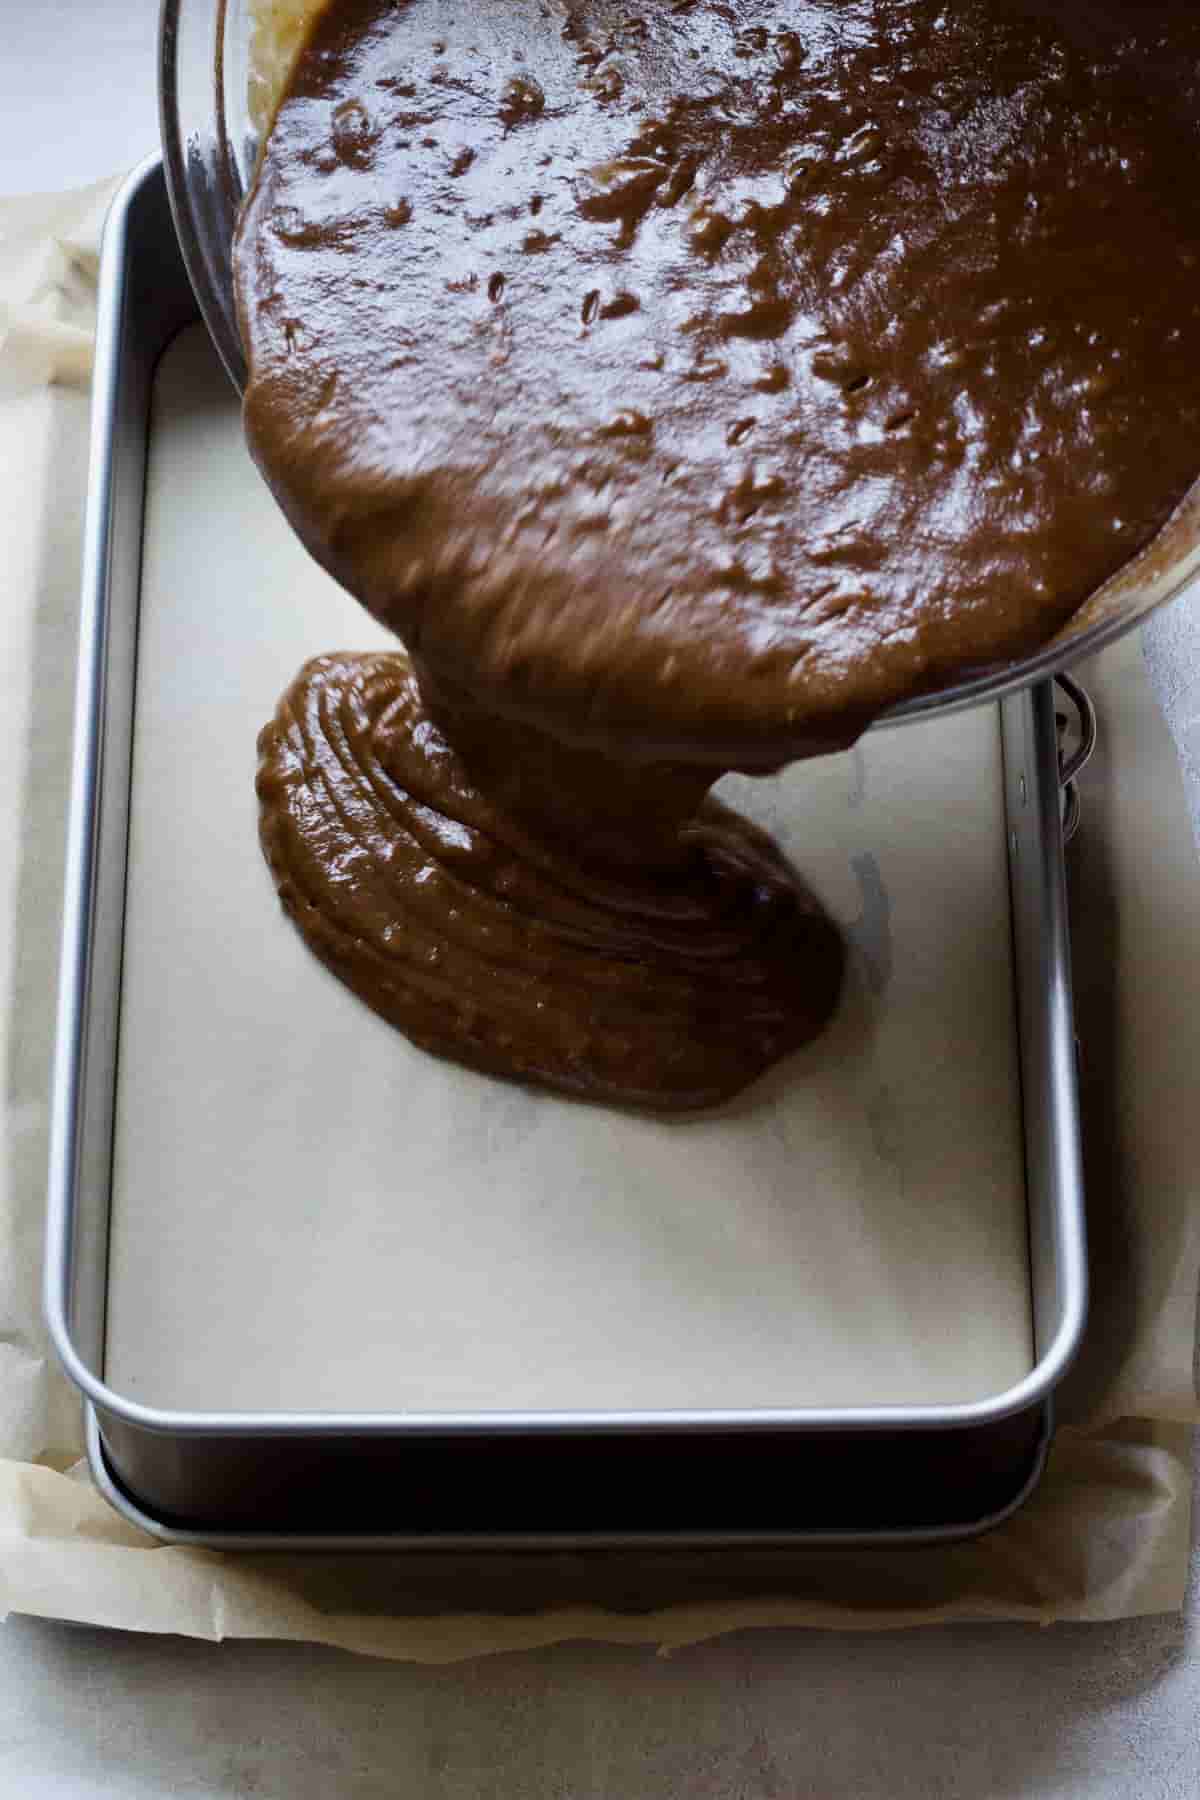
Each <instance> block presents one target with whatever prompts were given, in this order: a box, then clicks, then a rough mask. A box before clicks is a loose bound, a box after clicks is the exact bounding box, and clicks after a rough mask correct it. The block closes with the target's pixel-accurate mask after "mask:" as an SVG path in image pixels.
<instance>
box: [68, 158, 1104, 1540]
mask: <svg viewBox="0 0 1200 1800" xmlns="http://www.w3.org/2000/svg"><path fill="white" fill-rule="evenodd" d="M196 316H197V313H196V306H195V302H194V300H193V298H192V294H191V290H190V288H189V285H188V280H187V276H186V273H185V271H184V268H183V264H182V262H181V260H180V256H179V252H178V249H177V247H176V241H175V236H174V232H173V229H172V225H171V217H170V213H169V209H168V205H167V198H166V190H165V186H164V182H163V177H162V172H161V169H160V167H159V165H158V163H157V162H153V163H148V164H146V165H145V166H144V167H143V168H142V169H141V170H139V171H138V172H137V173H136V174H135V175H134V176H133V177H131V178H130V180H129V182H128V183H127V184H126V186H125V187H124V189H123V190H122V192H121V194H120V196H119V198H118V200H117V202H116V204H115V206H114V209H113V212H112V216H111V219H110V222H109V227H108V232H107V235H106V240H105V247H104V256H103V266H102V277H101V300H100V313H99V326H98V340H97V362H96V373H95V391H94V412H93V440H92V464H91V473H90V494H89V511H88V518H87V527H86V543H85V561H84V593H83V623H82V635H81V648H80V668H79V685H78V705H77V717H76V734H77V735H76V748H75V765H74V785H73V799H72V814H71V824H70V839H69V846H68V863H67V890H66V906H65V915H64V939H63V960H62V975H61V988H60V998H59V1017H58V1049H57V1059H56V1066H55V1078H54V1103H53V1127H52V1144H51V1162H50V1181H49V1218H48V1234H47V1261H46V1312H47V1318H48V1322H49V1326H50V1330H51V1333H52V1337H53V1340H54V1343H55V1345H56V1348H57V1350H58V1353H59V1355H60V1357H61V1359H62V1361H63V1364H64V1366H65V1368H66V1369H67V1372H68V1373H69V1375H70V1376H71V1378H72V1380H73V1381H74V1382H75V1383H76V1385H77V1386H78V1387H79V1389H80V1391H81V1393H82V1394H83V1395H84V1397H85V1399H86V1401H87V1405H88V1409H89V1439H88V1441H89V1455H90V1459H91V1462H92V1468H93V1473H94V1475H95V1477H96V1479H97V1481H98V1483H99V1485H100V1486H101V1488H102V1489H103V1491H105V1492H106V1493H107V1494H108V1496H109V1498H110V1499H111V1500H112V1502H113V1504H114V1505H116V1506H118V1507H119V1508H120V1509H121V1510H122V1511H123V1512H125V1513H126V1515H127V1516H129V1517H130V1518H132V1519H134V1520H135V1521H136V1522H137V1523H138V1524H140V1525H142V1526H143V1527H144V1528H146V1529H147V1530H150V1531H153V1532H155V1533H157V1534H158V1535H160V1536H162V1537H164V1538H168V1539H171V1540H173V1541H181V1542H197V1543H206V1544H211V1545H215V1546H219V1547H228V1548H250V1547H262V1546H273V1547H283V1546H288V1547H292V1548H300V1547H310V1546H312V1547H323V1548H333V1547H355V1548H389V1549H394V1548H400V1547H405V1548H423V1549H435V1548H436V1549H463V1550H465V1549H472V1550H473V1549H488V1548H518V1547H519V1548H532V1547H549V1546H555V1547H593V1546H594V1547H615V1546H634V1545H638V1546H653V1547H664V1546H666V1547H680V1548H682V1547H685V1546H689V1547H690V1546H702V1545H734V1544H742V1545H755V1546H759V1545H791V1544H803V1545H814V1544H822V1545H825V1544H828V1545H842V1544H865V1543H879V1542H925V1541H932V1540H946V1539H953V1538H957V1537H962V1536H965V1535H969V1534H971V1533H973V1532H977V1531H979V1530H981V1529H984V1528H986V1527H987V1526H988V1525H990V1524H993V1523H995V1522H997V1521H998V1520H999V1519H1001V1518H1003V1517H1005V1516H1007V1514H1008V1513H1010V1512H1011V1511H1012V1510H1013V1509H1014V1508H1015V1507H1016V1506H1017V1505H1019V1504H1020V1503H1021V1501H1022V1500H1023V1499H1024V1498H1025V1496H1026V1495H1027V1494H1028V1492H1029V1491H1030V1490H1031V1488H1032V1486H1033V1485H1034V1483H1035V1482H1036V1480H1037V1478H1038V1475H1039V1473H1040V1471H1041V1468H1042V1465H1043V1462H1044V1459H1045V1455H1046V1450H1047V1445H1048V1442H1049V1437H1050V1430H1051V1397H1052V1394H1053V1390H1054V1388H1055V1386H1056V1384H1057V1383H1058V1381H1059V1380H1060V1379H1061V1377H1062V1375H1063V1374H1064V1372H1065V1370H1066V1368H1067V1366H1068V1364H1069V1363H1070V1361H1071V1358H1072V1357H1073V1355H1074V1353H1075V1351H1076V1349H1077V1347H1078V1344H1079V1341H1080V1338H1081V1335H1082V1331H1083V1326H1084V1320H1085V1314H1086V1258H1085V1239H1084V1215H1083V1198H1082V1178H1081V1166H1080V1148H1079V1130H1078V1115H1077V1096H1076V1084H1075V1049H1074V1035H1073V1021H1072V1003H1071V988H1070V969H1069V952H1068V943H1067V921H1066V905H1065V889H1064V879H1063V865H1062V832H1061V823H1060V798H1059V768H1058V750H1057V740H1056V726H1055V716H1054V701H1053V690H1052V689H1051V687H1050V686H1049V684H1043V685H1042V686H1040V687H1038V688H1035V689H1031V690H1025V691H1023V692H1021V693H1018V694H1015V695H1012V696H1009V697H1008V698H1006V699H1005V700H1004V701H1003V703H1002V705H1001V731H1002V741H1003V753H1004V781H1005V806H1006V813H1007V821H1008V825H1007V829H1008V834H1009V843H1008V850H1009V870H1010V887H1011V913H1012V923H1013V966H1014V972H1015V981H1016V989H1017V1011H1018V1017H1019V1042H1020V1063H1021V1084H1022V1096H1023V1114H1024V1131H1025V1150H1026V1175H1027V1193H1028V1207H1029V1236H1030V1249H1031V1263H1032V1272H1031V1278H1032V1288H1033V1313H1034V1325H1035V1346H1036V1361H1035V1367H1034V1368H1033V1369H1032V1371H1031V1373H1030V1374H1029V1375H1028V1376H1027V1377H1026V1378H1025V1379H1023V1380H1022V1381H1021V1382H1019V1383H1018V1384H1017V1385H1016V1386H1014V1387H1012V1388H1011V1389H1009V1390H1008V1391H1007V1392H1006V1393H1004V1394H1002V1395H999V1396H996V1397H995V1398H994V1399H991V1400H988V1401H984V1402H977V1403H974V1404H971V1405H965V1406H918V1407H908V1408H902V1407H895V1406H893V1407H882V1408H874V1409H872V1408H863V1407H859V1408H854V1409H849V1410H833V1409H822V1410H812V1409H808V1410H783V1409H774V1410H769V1411H768V1410H756V1411H741V1412H730V1411H724V1412H699V1411H690V1412H673V1413H668V1412H658V1413H648V1412H641V1413H634V1412H623V1413H608V1412H606V1413H604V1414H602V1415H601V1414H584V1413H537V1414H524V1415H522V1414H494V1413H489V1414H486V1415H461V1414H456V1415H448V1414H441V1415H438V1414H418V1413H412V1412H409V1413H405V1414H403V1415H398V1414H366V1413H354V1414H328V1413H326V1414H304V1413H295V1412H288V1413H276V1414H249V1413H241V1414H217V1413H182V1412H175V1413H171V1412H167V1411H162V1410H155V1409H152V1408H148V1407H146V1406H143V1405H140V1404H138V1403H136V1402H134V1401H131V1400H130V1399H128V1398H127V1397H126V1396H124V1395H122V1394H120V1393H117V1392H115V1391H113V1389H112V1388H110V1387H109V1386H107V1385H106V1383H105V1380H104V1371H103V1345H104V1309H105V1286H106V1265H107V1232H108V1209H109V1193H110V1177H111V1153H112V1126H113V1102H114V1075H115V1066H116V1053H117V1044H116V1031H117V1019H118V1014H119V997H120V984H121V952H122V930H123V907H124V890H125V866H126V850H127V832H128V802H129V776H130V755H131V736H132V731H131V726H132V717H133V681H134V667H135V652H136V643H137V614H138V590H139V575H140V552H141V533H142V505H143V495H144V478H145V462H146V445H147V431H148V415H149V400H150V392H151V383H152V379H153V373H154V368H155V365H156V362H157V360H158V357H159V356H160V354H161V353H162V351H163V350H164V348H165V347H166V346H167V344H168V343H169V342H170V341H171V339H172V337H173V336H174V335H175V334H176V332H177V331H178V330H179V329H181V328H182V327H183V326H184V325H186V324H188V323H191V322H193V321H194V320H195V318H196Z"/></svg>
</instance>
